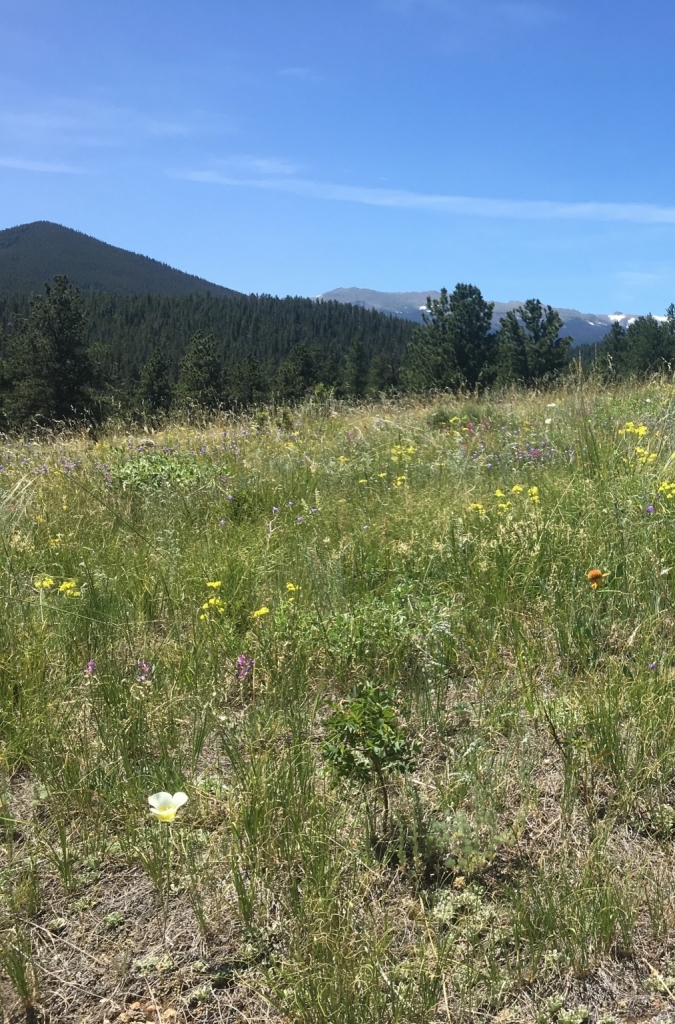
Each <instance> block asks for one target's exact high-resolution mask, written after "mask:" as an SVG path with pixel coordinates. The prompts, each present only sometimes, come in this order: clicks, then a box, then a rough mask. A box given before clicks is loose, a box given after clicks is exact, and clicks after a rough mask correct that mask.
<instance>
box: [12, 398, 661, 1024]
mask: <svg viewBox="0 0 675 1024" xmlns="http://www.w3.org/2000/svg"><path fill="white" fill-rule="evenodd" d="M674 453H675V401H674V392H673V388H672V386H671V385H670V384H669V383H668V382H667V381H653V382H651V383H649V384H645V385H640V386H633V387H628V386H625V387H618V388H615V389H608V388H604V387H601V386H599V385H597V384H591V383H585V382H584V381H582V380H579V379H577V380H575V381H571V382H569V383H568V384H566V385H564V386H562V387H561V388H559V389H557V390H554V391H548V392H530V393H525V392H518V391H513V392H509V393H507V394H505V395H502V396H500V397H490V396H487V397H485V398H483V399H480V400H478V399H475V398H470V397H467V398H461V397H452V396H441V397H438V398H437V399H435V400H434V401H428V402H422V401H421V400H413V399H405V400H400V401H390V402H387V401H383V402H381V403H376V404H371V405H363V406H359V407H354V408H350V407H347V406H343V405H340V404H338V403H334V402H332V401H312V402H308V403H307V404H305V405H301V406H298V407H297V408H294V409H281V410H270V411H260V412H258V413H257V414H255V415H253V416H251V417H247V418H242V419H236V418H233V417H229V418H227V417H223V418H222V419H220V420H216V421H214V422H212V423H203V424H201V423H192V424H191V423H167V424H165V425H163V426H162V427H161V428H157V427H156V428H150V427H147V429H145V430H140V429H134V430H133V431H130V430H128V429H124V428H122V427H117V428H116V427H114V426H108V427H107V428H106V430H105V432H104V433H103V434H101V435H100V436H99V437H97V438H94V437H90V436H87V435H72V436H66V435H61V436H54V437H48V436H45V437H42V438H33V439H24V440H20V439H14V440H12V439H5V440H4V442H3V443H2V445H1V446H0V462H1V468H0V517H1V520H2V545H3V546H2V552H3V562H2V582H1V588H2V602H3V614H2V618H1V620H0V994H1V997H2V1007H3V1011H2V1012H3V1014H4V1020H6V1021H8V1022H9V1021H12V1022H14V1021H20V1020H28V1021H40V1020H45V1021H46V1020H50V1021H53V1022H61V1021H63V1022H69V1024H70V1022H77V1024H94V1022H97V1024H104V1022H106V1021H109V1022H112V1021H118V1022H120V1024H126V1022H133V1021H142V1020H150V1021H155V1022H158V1024H159V1022H169V1021H172V1022H182V1021H201V1022H216V1021H218V1022H222V1021H225V1022H228V1024H229V1022H235V1021H242V1022H247V1024H252V1022H258V1021H268V1022H270V1024H281V1022H282V1021H285V1022H292V1024H327V1022H331V1024H427V1022H428V1024H431V1022H435V1021H447V1022H452V1024H465V1022H469V1021H485V1022H487V1021H500V1022H537V1024H549V1022H550V1024H582V1022H584V1021H589V1022H593V1024H600V1022H602V1024H611V1022H612V1021H615V1022H619V1021H634V1022H637V1021H644V1022H647V1021H653V1022H657V1021H659V1022H661V1024H665V1022H666V1021H671V1020H675V944H674V941H673V940H674V929H675V888H674V886H673V873H674V864H673V856H672V846H673V835H674V832H675V702H674V700H673V689H674V683H675V656H674V652H673V639H672V638H673V628H674V626H675V613H674V608H673V596H674V591H673V587H674V582H675V580H674V577H675V455H674ZM589 574H590V575H589ZM163 792H167V793H169V794H174V793H177V792H181V793H184V794H185V795H186V796H187V800H186V801H183V803H182V805H181V806H180V807H174V808H173V809H172V808H171V807H169V809H168V811H167V812H166V813H165V814H164V818H165V819H166V820H162V815H161V814H160V815H157V814H153V813H152V808H151V806H150V805H149V803H148V797H150V796H152V795H153V794H158V793H163ZM163 799H165V798H163ZM181 799H182V798H181ZM157 802H160V803H161V800H160V801H155V803H157ZM178 802H179V803H180V800H179V801H178ZM155 810H157V808H156V807H155ZM160 810H161V808H160ZM169 819H172V820H169Z"/></svg>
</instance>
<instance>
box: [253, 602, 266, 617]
mask: <svg viewBox="0 0 675 1024" xmlns="http://www.w3.org/2000/svg"><path fill="white" fill-rule="evenodd" d="M269 613H270V610H269V608H267V607H266V606H265V605H263V606H262V608H258V610H257V611H255V612H251V615H252V617H253V618H254V619H261V618H262V617H263V615H269Z"/></svg>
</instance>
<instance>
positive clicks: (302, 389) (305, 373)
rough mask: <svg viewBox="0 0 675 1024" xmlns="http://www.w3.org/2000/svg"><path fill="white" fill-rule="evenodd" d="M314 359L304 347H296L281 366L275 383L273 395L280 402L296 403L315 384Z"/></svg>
mask: <svg viewBox="0 0 675 1024" xmlns="http://www.w3.org/2000/svg"><path fill="white" fill-rule="evenodd" d="M317 379H318V378H317V374H316V366H315V361H314V357H313V356H312V353H311V352H310V351H309V349H308V348H307V346H306V345H303V344H302V343H301V344H300V345H296V346H295V348H294V349H293V351H292V352H291V354H290V355H289V357H288V359H286V361H285V362H283V363H282V364H281V366H280V367H279V372H278V373H277V378H276V381H275V388H274V390H275V393H276V396H277V399H278V400H279V401H281V402H297V401H299V400H300V399H302V398H304V397H305V395H306V394H308V392H309V391H311V389H312V388H313V387H314V385H315V384H316V383H317Z"/></svg>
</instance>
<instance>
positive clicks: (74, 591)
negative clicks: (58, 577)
mask: <svg viewBox="0 0 675 1024" xmlns="http://www.w3.org/2000/svg"><path fill="white" fill-rule="evenodd" d="M59 594H65V595H66V597H82V594H81V592H80V591H79V590H78V588H77V581H76V580H64V581H63V583H62V584H61V586H60V587H59Z"/></svg>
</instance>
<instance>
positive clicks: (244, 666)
mask: <svg viewBox="0 0 675 1024" xmlns="http://www.w3.org/2000/svg"><path fill="white" fill-rule="evenodd" d="M254 665H255V658H252V657H251V655H250V654H247V653H246V652H244V653H243V654H240V655H239V657H238V658H237V663H236V674H237V680H238V681H239V682H240V683H241V682H242V681H243V680H244V679H246V676H248V675H250V673H251V672H252V671H253V666H254Z"/></svg>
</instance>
